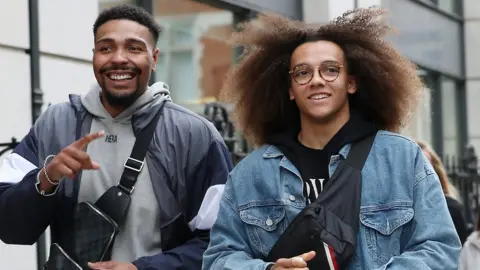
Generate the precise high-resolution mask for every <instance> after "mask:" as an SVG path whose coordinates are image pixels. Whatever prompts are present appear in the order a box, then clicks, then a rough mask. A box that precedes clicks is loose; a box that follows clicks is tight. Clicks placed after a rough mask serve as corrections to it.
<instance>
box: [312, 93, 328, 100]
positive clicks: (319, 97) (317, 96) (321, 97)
mask: <svg viewBox="0 0 480 270" xmlns="http://www.w3.org/2000/svg"><path fill="white" fill-rule="evenodd" d="M328 97H330V95H328V94H320V95H314V96H311V97H310V98H311V99H315V100H319V99H325V98H328Z"/></svg>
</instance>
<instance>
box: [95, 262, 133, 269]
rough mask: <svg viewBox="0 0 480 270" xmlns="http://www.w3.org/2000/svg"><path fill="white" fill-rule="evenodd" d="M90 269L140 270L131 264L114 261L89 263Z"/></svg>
mask: <svg viewBox="0 0 480 270" xmlns="http://www.w3.org/2000/svg"><path fill="white" fill-rule="evenodd" d="M88 267H90V269H95V270H138V268H137V267H136V266H135V265H133V264H131V263H123V262H114V261H108V262H96V263H88Z"/></svg>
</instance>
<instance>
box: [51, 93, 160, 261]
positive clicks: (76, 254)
mask: <svg viewBox="0 0 480 270" xmlns="http://www.w3.org/2000/svg"><path fill="white" fill-rule="evenodd" d="M166 102H167V101H164V102H163V103H162V104H161V105H160V107H159V109H158V111H157V112H156V114H155V117H154V118H153V119H152V120H151V121H150V123H149V124H148V125H147V126H146V127H145V128H144V129H143V130H142V131H141V132H140V133H139V134H138V135H137V136H136V140H135V144H134V146H133V149H132V152H131V154H130V157H129V158H127V160H126V161H125V163H124V170H123V174H122V176H121V178H120V181H119V183H118V184H117V185H116V186H112V187H110V188H109V189H108V190H107V191H106V192H105V193H104V194H102V196H101V197H100V198H99V199H98V200H97V201H96V202H95V204H92V203H90V202H81V203H79V204H77V206H76V208H75V212H74V214H73V222H72V226H71V229H70V234H69V237H68V240H67V241H69V242H70V243H68V244H66V245H64V246H61V245H60V244H58V243H53V244H52V245H51V247H50V256H49V259H48V261H47V263H46V264H45V265H44V268H43V269H44V270H58V269H63V270H70V269H72V270H74V269H79V270H80V269H89V268H88V265H87V263H88V262H101V261H108V260H110V257H111V252H112V247H113V243H114V241H115V237H116V236H117V234H118V232H119V228H120V226H122V224H123V223H124V222H125V218H126V216H127V211H128V208H129V206H130V202H131V197H130V195H131V194H132V192H133V191H134V189H135V183H136V181H137V177H138V175H139V174H140V172H141V171H142V169H143V164H144V161H143V160H144V159H145V156H146V154H147V150H148V147H149V145H150V142H151V141H152V138H153V134H154V132H155V128H156V126H157V124H158V119H159V117H160V115H161V114H162V111H163V107H164V106H165V103H166Z"/></svg>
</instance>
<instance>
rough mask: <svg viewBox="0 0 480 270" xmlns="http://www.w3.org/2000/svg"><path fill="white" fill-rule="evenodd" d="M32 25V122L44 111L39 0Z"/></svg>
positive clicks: (41, 258) (41, 257) (41, 249)
mask: <svg viewBox="0 0 480 270" xmlns="http://www.w3.org/2000/svg"><path fill="white" fill-rule="evenodd" d="M28 11H29V26H30V50H29V52H30V78H31V93H32V94H31V98H32V103H31V107H32V124H34V123H35V121H36V120H37V118H38V117H39V116H40V114H41V113H42V105H43V92H42V90H41V89H40V45H39V37H38V36H39V30H38V24H39V19H38V0H29V1H28ZM46 257H47V256H46V241H45V233H44V234H42V235H41V236H40V238H39V239H38V241H37V268H38V269H42V267H43V265H44V264H45V261H46Z"/></svg>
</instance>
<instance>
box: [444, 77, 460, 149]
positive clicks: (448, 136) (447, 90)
mask: <svg viewBox="0 0 480 270" xmlns="http://www.w3.org/2000/svg"><path fill="white" fill-rule="evenodd" d="M440 87H441V91H442V98H441V100H442V129H443V132H442V133H443V155H444V156H458V154H459V153H458V150H459V139H460V136H459V134H460V132H459V128H460V127H459V125H458V123H459V121H458V119H459V115H458V108H457V104H458V103H457V97H458V93H457V92H458V91H457V82H456V81H455V80H454V79H451V78H448V77H446V76H442V77H441V79H440Z"/></svg>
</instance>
